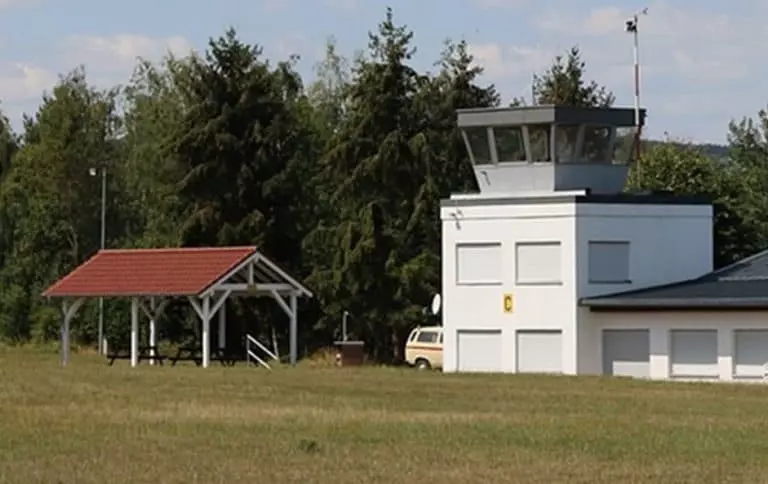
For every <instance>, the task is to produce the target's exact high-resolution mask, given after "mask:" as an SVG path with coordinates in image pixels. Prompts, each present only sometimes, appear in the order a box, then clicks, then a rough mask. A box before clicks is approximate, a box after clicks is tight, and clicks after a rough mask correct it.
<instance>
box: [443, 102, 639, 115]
mask: <svg viewBox="0 0 768 484" xmlns="http://www.w3.org/2000/svg"><path fill="white" fill-rule="evenodd" d="M552 109H557V110H561V111H581V112H587V111H594V112H631V113H633V114H634V112H635V108H634V107H632V106H615V107H613V106H612V107H607V108H602V107H591V106H570V105H567V104H536V105H534V106H500V107H495V108H459V109H457V110H456V113H457V114H458V113H503V112H517V111H547V110H552ZM646 112H647V109H646V108H640V114H641V115H644V114H645V113H646Z"/></svg>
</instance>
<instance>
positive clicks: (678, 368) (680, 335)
mask: <svg viewBox="0 0 768 484" xmlns="http://www.w3.org/2000/svg"><path fill="white" fill-rule="evenodd" d="M671 336H672V337H671V338H670V339H671V343H672V344H671V350H672V351H671V353H672V354H671V355H670V362H671V365H670V366H671V368H670V370H671V374H672V376H675V377H683V378H717V377H718V376H719V371H718V368H717V331H716V330H698V331H697V330H685V331H682V330H678V331H672V334H671Z"/></svg>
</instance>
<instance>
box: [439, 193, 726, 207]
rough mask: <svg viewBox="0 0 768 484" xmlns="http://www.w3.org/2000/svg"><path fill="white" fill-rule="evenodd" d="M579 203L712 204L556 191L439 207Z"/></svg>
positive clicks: (663, 196)
mask: <svg viewBox="0 0 768 484" xmlns="http://www.w3.org/2000/svg"><path fill="white" fill-rule="evenodd" d="M564 202H565V203H569V202H572V203H579V204H591V203H592V204H614V205H620V204H627V205H629V204H632V205H712V199H711V198H709V197H702V196H683V195H668V194H630V193H617V194H615V195H602V194H600V195H598V194H594V195H592V194H590V195H570V196H563V195H557V194H556V193H555V194H553V195H552V196H528V197H526V196H525V195H524V194H521V195H520V196H514V195H511V194H510V195H509V196H504V195H498V196H493V197H490V196H483V197H477V198H458V199H454V198H444V199H442V200H440V206H441V207H455V206H464V207H468V206H478V205H488V204H495V205H518V204H523V203H527V204H530V203H541V204H548V203H564Z"/></svg>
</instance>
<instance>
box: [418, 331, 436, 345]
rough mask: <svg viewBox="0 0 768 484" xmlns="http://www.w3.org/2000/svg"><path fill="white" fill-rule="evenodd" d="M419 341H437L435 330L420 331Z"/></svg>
mask: <svg viewBox="0 0 768 484" xmlns="http://www.w3.org/2000/svg"><path fill="white" fill-rule="evenodd" d="M417 341H418V342H419V343H437V332H435V331H422V332H421V333H419V339H418V340H417Z"/></svg>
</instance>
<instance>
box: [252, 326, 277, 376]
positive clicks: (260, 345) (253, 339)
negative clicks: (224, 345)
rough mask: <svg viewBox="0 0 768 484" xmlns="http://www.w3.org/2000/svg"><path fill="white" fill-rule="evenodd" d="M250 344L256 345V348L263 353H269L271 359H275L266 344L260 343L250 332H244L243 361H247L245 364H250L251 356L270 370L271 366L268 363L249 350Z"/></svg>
mask: <svg viewBox="0 0 768 484" xmlns="http://www.w3.org/2000/svg"><path fill="white" fill-rule="evenodd" d="M251 345H254V346H256V348H258V349H260V350H261V351H263V352H264V353H266V354H267V355H269V356H270V357H271V358H272V359H273V360H277V356H275V354H274V353H272V352H271V351H269V350H268V349H267V347H266V346H264V345H263V344H261V342H260V341H259V340H257V339H256V338H254V337H253V336H251V335H250V334H246V335H245V361H246V362H247V364H249V365H250V364H251V358H253V359H254V360H256V362H258V363H259V364H260V365H261V366H263V367H264V368H266V369H268V370H271V369H272V367H270V366H269V364H268V363H267V362H266V361H264V360H262V359H261V358H259V357H258V355H256V353H254V352H253V351H251Z"/></svg>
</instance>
